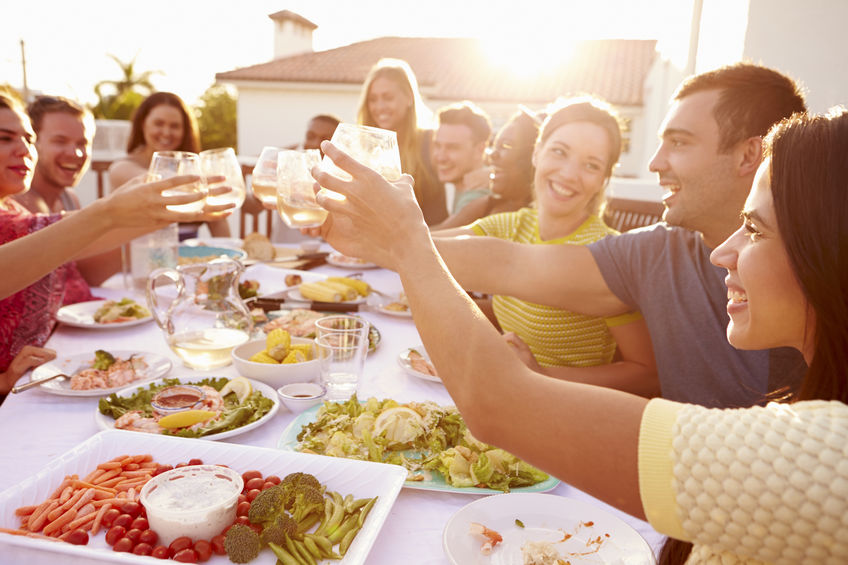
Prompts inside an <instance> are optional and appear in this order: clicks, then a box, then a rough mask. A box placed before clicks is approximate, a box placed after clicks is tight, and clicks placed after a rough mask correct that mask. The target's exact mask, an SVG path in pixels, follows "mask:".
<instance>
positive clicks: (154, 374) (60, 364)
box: [29, 350, 171, 396]
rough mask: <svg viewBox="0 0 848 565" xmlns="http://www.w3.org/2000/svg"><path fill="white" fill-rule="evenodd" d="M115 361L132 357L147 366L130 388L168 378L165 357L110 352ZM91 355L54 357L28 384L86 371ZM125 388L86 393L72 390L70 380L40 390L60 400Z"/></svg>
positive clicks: (168, 361)
mask: <svg viewBox="0 0 848 565" xmlns="http://www.w3.org/2000/svg"><path fill="white" fill-rule="evenodd" d="M110 353H111V354H112V355H113V356H114V357H115V358H116V359H129V357H130V356H131V355H134V356H136V357H141V358H142V359H144V362H145V363H147V368H146V369H144V370H143V371H142V374H141V375H140V376H139V378H138V380H136V381H133V383H132V386H136V387H137V386H139V385H141V384H142V383H144V382H146V381H150V380H153V379H159V378H161V377H164V376H165V375H167V374H168V373H169V372H170V370H171V361H170V360H169V359H167V358H166V357H163V356H161V355H157V354H156V353H148V352H144V351H123V350H121V351H110ZM93 357H94V353H78V354H76V355H69V356H67V357H57V358H56V359H54V360H52V361H50V362H49V363H45V364H44V365H41V366H40V367H37V368H36V369H35V370H33V372H32V373H31V374H30V377H29V380H30V382H32V381H38V380H41V379H46V378H47V377H52V376H53V375H55V374H57V373H65V374H67V375H70V374H72V373H76V372H79V370H80V369H87V368H89V367H90V366H91V362H92V359H93ZM126 387H127V385H121V386H117V387H111V388H93V389H88V390H74V389H72V388H71V381H70V379H63V378H61V377H60V378H58V379H52V380H50V381H47V382H46V383H44V384H42V385H41V390H43V391H45V392H49V393H51V394H58V395H62V396H104V395H106V394H110V393H113V392H117V391H119V390H122V389H124V388H126Z"/></svg>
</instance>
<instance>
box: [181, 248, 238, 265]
mask: <svg viewBox="0 0 848 565" xmlns="http://www.w3.org/2000/svg"><path fill="white" fill-rule="evenodd" d="M221 256H224V257H229V258H230V259H235V260H237V261H238V260H241V259H246V258H247V252H245V251H244V250H243V249H233V248H231V247H213V246H211V245H180V248H179V258H178V259H177V262H178V263H179V264H180V265H191V264H193V263H208V262H209V261H212V260H213V259H217V258H218V257H221Z"/></svg>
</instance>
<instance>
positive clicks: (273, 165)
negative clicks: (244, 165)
mask: <svg viewBox="0 0 848 565" xmlns="http://www.w3.org/2000/svg"><path fill="white" fill-rule="evenodd" d="M279 152H280V148H279V147H263V148H262V152H261V153H260V154H259V159H257V161H256V166H255V167H253V177H252V180H251V183H250V188H251V190H252V191H253V196H255V197H256V198H257V199H258V200H259V201H260V202H262V204H267V205H268V207H271V206H276V204H277V153H279Z"/></svg>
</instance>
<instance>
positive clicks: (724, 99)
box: [674, 63, 807, 152]
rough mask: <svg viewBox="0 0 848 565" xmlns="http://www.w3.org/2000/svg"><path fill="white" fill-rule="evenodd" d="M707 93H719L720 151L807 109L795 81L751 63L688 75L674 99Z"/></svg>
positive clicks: (717, 115) (716, 111)
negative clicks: (714, 91) (711, 91)
mask: <svg viewBox="0 0 848 565" xmlns="http://www.w3.org/2000/svg"><path fill="white" fill-rule="evenodd" d="M707 90H718V91H720V92H721V94H720V95H719V98H718V102H716V105H715V107H714V108H713V117H714V118H715V120H716V123H717V124H718V129H719V151H720V152H726V151H729V150H730V148H731V147H733V146H734V145H735V144H736V143H738V142H740V141H742V140H744V139H748V138H750V137H757V136H763V135H765V134H766V133H767V132H768V130H769V128H771V126H772V125H774V124H775V123H777V122H779V121H780V120H782V119H783V118H788V117H789V116H791V115H792V114H794V113H796V112H805V111H806V110H807V107H806V104H805V103H804V95H803V94H802V93H801V90H800V88H799V86H798V84H797V83H796V82H795V81H794V80H792V79H791V78H789V77H788V76H786V75H784V74H781V73H779V72H777V71H775V70H774V69H769V68H767V67H763V66H761V65H755V64H753V63H735V64H733V65H727V66H724V67H719V68H718V69H715V70H713V71H709V72H706V73H701V74H699V75H695V76H691V77H689V78H687V79H686V80H684V81H683V83H681V85H680V86H679V87H678V88H677V91H676V92H675V93H674V99H675V100H680V99H682V98H685V97H687V96H689V95H691V94H695V93H696V92H703V91H707Z"/></svg>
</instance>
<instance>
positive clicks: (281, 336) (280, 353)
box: [265, 328, 291, 362]
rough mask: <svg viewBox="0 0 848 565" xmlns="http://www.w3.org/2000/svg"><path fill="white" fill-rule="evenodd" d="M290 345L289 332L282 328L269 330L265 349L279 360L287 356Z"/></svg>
mask: <svg viewBox="0 0 848 565" xmlns="http://www.w3.org/2000/svg"><path fill="white" fill-rule="evenodd" d="M290 347H291V336H290V335H289V332H287V331H286V330H284V329H282V328H277V329H275V330H273V331H271V332H269V333H268V337H266V338H265V350H266V351H267V352H268V355H269V356H271V357H273V358H274V359H275V360H276V361H277V362H280V361H282V360H283V359H285V358H286V355H288V354H289V348H290Z"/></svg>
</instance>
